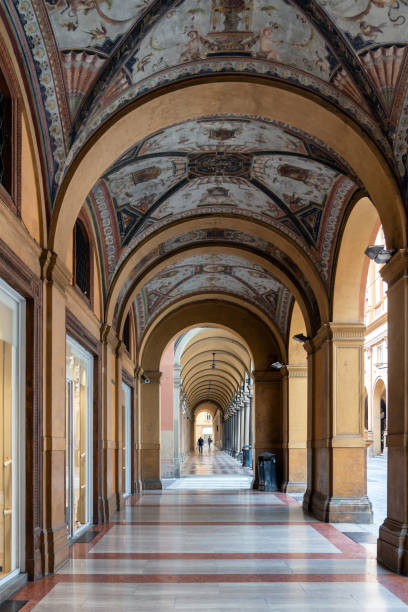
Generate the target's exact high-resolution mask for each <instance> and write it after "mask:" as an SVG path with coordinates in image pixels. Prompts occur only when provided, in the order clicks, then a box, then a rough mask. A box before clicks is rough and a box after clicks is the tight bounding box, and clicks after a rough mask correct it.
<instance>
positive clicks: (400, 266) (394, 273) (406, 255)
mask: <svg viewBox="0 0 408 612" xmlns="http://www.w3.org/2000/svg"><path fill="white" fill-rule="evenodd" d="M380 274H381V276H382V277H383V279H384V280H385V282H386V283H388V287H391V286H392V285H393V284H394V283H395V282H397V281H398V280H399V279H400V278H402V277H404V276H405V277H407V276H408V249H399V250H398V251H397V252H396V253H395V255H394V256H393V257H392V259H391V260H390V261H389V262H388V263H387V264H385V266H383V267H382V268H381V270H380Z"/></svg>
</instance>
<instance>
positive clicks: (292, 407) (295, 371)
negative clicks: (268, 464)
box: [282, 365, 307, 492]
mask: <svg viewBox="0 0 408 612" xmlns="http://www.w3.org/2000/svg"><path fill="white" fill-rule="evenodd" d="M284 387H285V390H286V394H285V395H286V398H285V401H284V407H285V415H284V432H283V441H284V442H283V446H284V480H283V483H282V491H285V492H291V491H292V492H299V491H300V492H304V491H305V490H306V486H307V453H306V439H307V365H288V366H287V375H286V379H285V380H284Z"/></svg>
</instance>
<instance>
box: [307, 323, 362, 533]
mask: <svg viewBox="0 0 408 612" xmlns="http://www.w3.org/2000/svg"><path fill="white" fill-rule="evenodd" d="M364 330H365V326H364V324H362V323H356V324H349V323H344V324H342V323H326V324H325V325H323V326H322V327H321V328H320V330H319V332H318V333H317V335H316V336H315V337H314V338H313V339H312V340H310V341H309V342H307V343H306V344H305V348H306V350H307V351H308V353H309V355H308V366H309V369H308V372H309V377H310V385H309V394H310V396H309V406H308V487H307V491H306V493H305V497H304V502H303V507H304V509H305V510H306V511H309V512H312V513H313V514H314V516H315V517H316V518H318V519H319V520H321V521H328V522H342V523H343V522H344V523H353V522H355V523H370V522H372V510H371V503H370V501H369V499H368V497H367V475H366V462H367V457H366V441H365V436H364V407H363V388H364V387H363V380H364V361H363V345H364Z"/></svg>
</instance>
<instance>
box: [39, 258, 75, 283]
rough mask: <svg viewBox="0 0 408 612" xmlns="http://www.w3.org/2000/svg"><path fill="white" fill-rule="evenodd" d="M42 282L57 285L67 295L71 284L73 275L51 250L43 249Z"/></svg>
mask: <svg viewBox="0 0 408 612" xmlns="http://www.w3.org/2000/svg"><path fill="white" fill-rule="evenodd" d="M40 265H41V280H45V281H48V282H50V283H55V284H56V285H57V286H58V288H59V289H60V290H61V291H62V292H64V293H65V291H66V289H67V287H68V286H69V285H70V284H71V279H72V275H71V272H70V270H69V269H68V268H67V266H66V265H65V264H64V263H63V262H62V261H61V259H60V258H58V256H57V254H56V253H55V252H54V251H51V250H50V249H43V251H42V253H41V255H40Z"/></svg>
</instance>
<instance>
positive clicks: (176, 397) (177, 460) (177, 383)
mask: <svg viewBox="0 0 408 612" xmlns="http://www.w3.org/2000/svg"><path fill="white" fill-rule="evenodd" d="M180 373H181V365H175V366H174V394H173V416H174V477H175V478H180V469H181V463H182V458H181V456H180V412H181V405H180V404H181V402H180V389H181V384H182V379H181V378H180Z"/></svg>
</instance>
